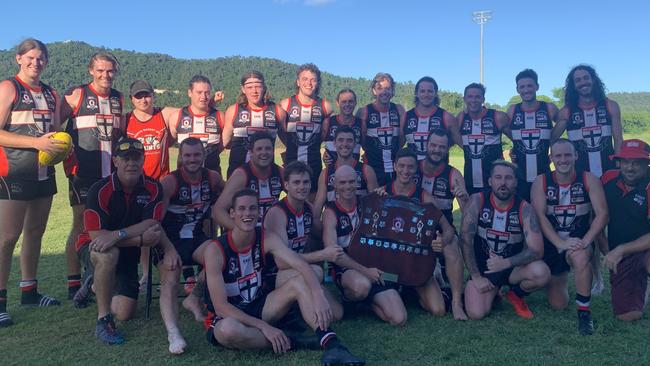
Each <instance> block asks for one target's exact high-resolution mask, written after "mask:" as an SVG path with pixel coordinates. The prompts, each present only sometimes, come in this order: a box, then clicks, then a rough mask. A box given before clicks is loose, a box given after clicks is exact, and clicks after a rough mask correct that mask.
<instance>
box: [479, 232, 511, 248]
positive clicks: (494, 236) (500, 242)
mask: <svg viewBox="0 0 650 366" xmlns="http://www.w3.org/2000/svg"><path fill="white" fill-rule="evenodd" d="M485 240H486V241H487V243H488V246H489V247H490V251H492V252H494V253H496V254H501V253H502V252H503V251H504V249H505V248H506V246H507V245H508V241H509V240H510V233H508V232H505V231H499V230H494V229H487V232H486V234H485Z"/></svg>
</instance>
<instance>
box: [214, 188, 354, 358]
mask: <svg viewBox="0 0 650 366" xmlns="http://www.w3.org/2000/svg"><path fill="white" fill-rule="evenodd" d="M229 212H230V217H231V218H232V220H233V221H234V223H235V228H234V229H233V230H232V231H229V232H228V233H227V234H224V235H222V236H221V237H219V239H218V240H216V241H214V242H213V245H209V246H208V247H207V248H205V252H204V259H205V274H206V280H207V285H208V286H207V290H208V292H207V294H206V302H207V304H206V305H207V307H208V310H209V312H210V313H209V315H208V319H207V320H206V325H209V327H208V332H207V338H208V341H210V342H211V343H212V344H214V345H218V344H220V345H222V346H225V347H227V348H234V349H260V348H273V351H274V352H275V353H284V352H287V351H289V350H292V349H298V348H312V349H313V348H316V349H322V350H323V357H322V364H323V365H364V362H363V361H362V360H361V359H359V358H357V357H356V356H354V355H353V354H351V353H350V352H349V351H348V350H347V349H346V348H345V347H344V346H343V345H342V344H341V343H340V341H339V340H338V339H337V337H336V333H334V332H333V331H332V330H331V329H330V328H329V324H330V322H331V321H332V310H331V308H330V306H329V303H328V301H327V299H326V298H325V293H324V290H323V288H322V287H321V285H320V281H319V280H318V279H317V277H316V275H315V274H314V272H313V271H312V269H311V268H310V266H309V264H307V262H306V261H305V260H304V259H302V258H301V257H300V255H298V254H296V253H295V252H293V251H292V250H291V249H289V248H288V247H287V244H286V243H283V242H282V240H281V239H280V237H279V236H278V235H276V234H274V233H269V232H266V233H265V234H264V236H263V235H262V233H261V230H260V229H258V228H256V225H257V219H258V215H259V206H258V202H257V193H256V192H255V191H253V190H250V189H244V190H241V191H239V192H237V193H236V194H235V195H234V196H233V199H232V207H231V208H230V210H229ZM268 254H271V255H272V256H273V257H274V258H275V260H276V263H277V264H278V265H279V266H280V267H281V268H282V267H284V268H292V269H294V270H296V271H297V272H299V273H300V275H299V276H294V277H292V278H290V279H288V280H287V281H286V282H285V283H283V284H282V285H280V286H278V287H276V288H275V289H269V287H268V286H265V285H266V284H265V283H264V280H263V279H264V278H265V277H263V275H262V269H263V268H264V264H265V261H266V257H267V255H268ZM296 303H298V306H299V307H300V312H301V314H302V317H303V319H304V320H305V322H307V323H308V325H309V326H310V327H311V328H312V329H313V330H314V332H315V334H316V337H301V336H292V335H287V334H285V333H284V332H283V331H282V330H280V329H278V328H275V327H274V326H272V325H271V324H275V323H277V322H278V321H279V320H280V319H282V318H283V317H284V316H285V315H286V314H287V313H288V312H289V310H290V309H291V307H292V306H293V305H294V304H296Z"/></svg>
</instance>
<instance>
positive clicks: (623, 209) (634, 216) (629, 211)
mask: <svg viewBox="0 0 650 366" xmlns="http://www.w3.org/2000/svg"><path fill="white" fill-rule="evenodd" d="M601 182H602V183H603V188H604V190H605V198H606V199H607V208H608V210H609V224H608V230H607V235H608V239H609V249H610V250H612V249H614V248H616V247H617V246H619V245H621V244H625V243H629V242H631V241H633V240H636V239H638V238H640V237H641V236H643V235H645V234H648V233H650V205H648V197H650V177H646V178H645V179H643V180H642V181H641V182H639V184H637V186H636V187H635V188H634V189H628V188H627V186H626V185H625V183H624V182H623V177H621V175H620V170H618V169H616V170H610V171H607V172H605V174H603V176H602V177H601Z"/></svg>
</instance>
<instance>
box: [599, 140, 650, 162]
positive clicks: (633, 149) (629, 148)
mask: <svg viewBox="0 0 650 366" xmlns="http://www.w3.org/2000/svg"><path fill="white" fill-rule="evenodd" d="M609 158H610V159H612V160H613V159H645V160H650V147H648V144H646V143H645V142H643V141H641V140H638V139H631V140H625V141H623V145H622V146H621V152H619V153H618V154H614V155H610V156H609Z"/></svg>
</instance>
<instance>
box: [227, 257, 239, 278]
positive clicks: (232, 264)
mask: <svg viewBox="0 0 650 366" xmlns="http://www.w3.org/2000/svg"><path fill="white" fill-rule="evenodd" d="M228 274H230V275H233V276H236V275H237V258H234V257H231V258H229V259H228Z"/></svg>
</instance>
